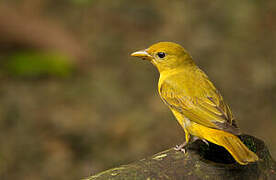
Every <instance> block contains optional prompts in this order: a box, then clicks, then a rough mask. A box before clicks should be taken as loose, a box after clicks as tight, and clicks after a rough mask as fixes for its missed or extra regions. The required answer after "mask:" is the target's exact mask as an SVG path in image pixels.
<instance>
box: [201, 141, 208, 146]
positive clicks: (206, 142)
mask: <svg viewBox="0 0 276 180" xmlns="http://www.w3.org/2000/svg"><path fill="white" fill-rule="evenodd" d="M201 140H202V141H203V142H204V143H205V144H206V145H207V146H209V142H208V141H207V140H205V139H201Z"/></svg>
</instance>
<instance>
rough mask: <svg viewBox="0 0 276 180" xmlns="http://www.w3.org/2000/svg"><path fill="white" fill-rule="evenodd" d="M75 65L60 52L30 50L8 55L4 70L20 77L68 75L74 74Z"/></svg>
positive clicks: (3, 66) (3, 65)
mask: <svg viewBox="0 0 276 180" xmlns="http://www.w3.org/2000/svg"><path fill="white" fill-rule="evenodd" d="M73 66H74V65H73V63H72V61H71V60H70V58H68V57H67V56H65V55H61V54H60V53H50V52H37V51H34V52H32V51H29V52H16V53H14V54H12V55H10V56H8V57H6V59H5V60H4V63H3V64H2V71H4V72H5V73H9V74H10V75H11V76H18V77H41V76H57V77H67V76H69V75H71V74H72V71H73Z"/></svg>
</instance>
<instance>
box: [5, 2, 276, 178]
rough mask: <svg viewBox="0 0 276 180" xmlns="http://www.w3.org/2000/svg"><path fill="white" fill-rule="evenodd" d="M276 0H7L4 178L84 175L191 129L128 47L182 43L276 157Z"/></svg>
mask: <svg viewBox="0 0 276 180" xmlns="http://www.w3.org/2000/svg"><path fill="white" fill-rule="evenodd" d="M275 20H276V1H261V0H244V1H239V0H232V1H218V0H213V1H204V0H196V1H192V0H184V1H181V0H174V1H165V0H158V1H157V0H151V1H149V0H132V1H127V0H116V1H111V0H60V1H56V0H20V1H19V0H2V1H1V2H0V83H1V85H0V143H1V144H0V179H23V180H33V179H34V180H35V179H59V180H63V179H80V178H83V177H86V176H89V175H90V174H94V173H97V172H100V171H103V170H105V169H108V168H111V167H114V166H118V165H121V164H127V163H129V162H132V161H134V160H138V159H141V158H143V157H146V156H150V155H152V154H154V153H157V152H159V151H162V150H165V149H167V148H170V147H173V146H174V145H176V144H179V143H181V142H183V141H184V136H183V135H184V133H183V132H182V129H181V128H180V126H179V125H178V124H177V122H176V120H175V119H174V117H173V115H172V114H171V112H170V111H169V110H168V108H167V107H166V106H165V105H164V104H163V103H162V102H161V100H160V98H159V97H158V94H157V80H158V73H157V71H156V70H155V68H154V67H153V66H152V65H150V64H149V63H148V62H145V61H140V60H138V59H135V58H132V57H130V56H129V54H130V53H131V52H133V51H135V50H140V49H143V48H146V47H148V46H149V45H151V44H152V43H155V42H158V41H173V42H177V43H180V44H182V45H183V46H184V47H185V48H186V49H187V50H188V51H189V52H190V53H191V55H192V56H193V58H194V59H195V60H196V62H197V64H198V65H199V66H200V67H201V68H202V69H203V70H204V71H205V72H207V74H208V75H209V77H210V79H211V80H212V81H213V82H214V83H215V85H216V86H217V87H218V89H220V91H221V93H222V94H223V96H224V98H225V99H226V101H227V102H228V103H229V104H230V106H231V107H232V110H233V111H234V114H235V116H236V118H237V120H238V124H239V126H240V127H241V129H242V130H243V131H244V132H245V133H249V134H251V135H254V136H256V137H258V138H261V139H263V140H264V141H265V142H266V144H267V145H268V147H269V149H270V152H271V154H272V155H273V156H274V157H276V140H275V135H276V133H275V132H276V111H275V107H276V81H275V78H274V77H275V75H276V70H275V69H276V68H275V66H276V61H275V59H276V43H275V42H276V23H275V22H276V21H275Z"/></svg>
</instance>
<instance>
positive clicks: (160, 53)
mask: <svg viewBox="0 0 276 180" xmlns="http://www.w3.org/2000/svg"><path fill="white" fill-rule="evenodd" d="M157 56H158V57H159V58H164V57H165V56H166V54H165V53H164V52H158V53H157Z"/></svg>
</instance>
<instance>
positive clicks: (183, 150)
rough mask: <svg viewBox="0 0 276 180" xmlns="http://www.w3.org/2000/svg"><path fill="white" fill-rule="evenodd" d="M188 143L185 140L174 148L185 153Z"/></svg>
mask: <svg viewBox="0 0 276 180" xmlns="http://www.w3.org/2000/svg"><path fill="white" fill-rule="evenodd" d="M187 144H188V143H187V142H184V143H182V144H180V145H176V146H175V148H174V150H176V151H181V152H183V153H184V154H185V153H186V149H185V146H186V145H187Z"/></svg>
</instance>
